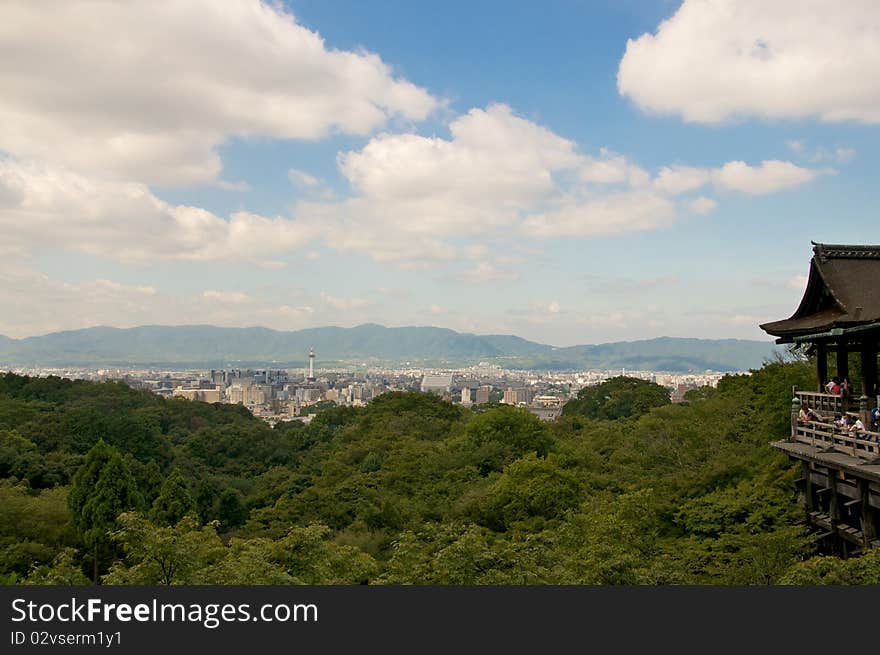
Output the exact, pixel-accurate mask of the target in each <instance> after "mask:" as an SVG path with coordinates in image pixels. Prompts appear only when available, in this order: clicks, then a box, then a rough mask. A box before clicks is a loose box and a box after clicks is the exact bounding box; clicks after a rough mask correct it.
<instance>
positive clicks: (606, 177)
mask: <svg viewBox="0 0 880 655" xmlns="http://www.w3.org/2000/svg"><path fill="white" fill-rule="evenodd" d="M580 178H581V180H583V181H584V182H595V183H597V184H621V183H627V184H629V185H630V186H634V187H636V186H643V185H645V184H647V183H648V181H649V180H650V178H651V176H650V175H649V174H648V172H647V171H645V170H644V169H643V168H641V167H640V166H638V165H637V164H634V163H633V162H631V161H629V160H628V159H627V158H626V157H624V156H623V155H620V154H617V153H615V152H611V151H610V150H608V149H607V148H600V149H599V157H597V158H594V157H586V158H585V160H584V163H583V164H582V165H581V169H580Z"/></svg>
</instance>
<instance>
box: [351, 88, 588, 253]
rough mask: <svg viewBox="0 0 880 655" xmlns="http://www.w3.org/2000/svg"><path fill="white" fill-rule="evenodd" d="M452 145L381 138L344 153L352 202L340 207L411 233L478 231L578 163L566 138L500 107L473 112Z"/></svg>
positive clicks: (455, 129) (539, 194)
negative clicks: (558, 172) (555, 176)
mask: <svg viewBox="0 0 880 655" xmlns="http://www.w3.org/2000/svg"><path fill="white" fill-rule="evenodd" d="M449 129H450V132H451V133H452V139H451V140H444V139H441V138H429V137H422V136H418V135H415V134H383V135H380V136H378V137H375V138H374V139H372V140H371V141H370V142H369V143H368V144H367V145H366V146H365V147H364V148H363V149H362V150H359V151H353V152H347V153H343V154H342V155H340V157H339V167H340V170H341V171H342V173H343V175H344V176H345V177H346V178H347V179H348V180H349V181H350V182H351V184H352V186H353V187H354V189H355V190H356V192H357V194H358V195H357V197H356V198H355V199H354V200H352V201H349V202H348V203H347V204H346V205H344V206H343V207H342V208H341V210H342V212H343V213H344V214H346V215H349V216H356V217H364V218H366V219H368V220H369V219H373V220H375V219H381V221H382V222H384V223H385V224H386V225H388V226H389V227H393V229H394V230H399V231H401V232H404V233H409V234H420V235H431V236H440V235H449V234H478V233H481V232H485V231H487V230H488V229H490V228H493V227H498V226H499V225H503V224H506V223H508V222H509V221H511V220H513V219H514V218H515V217H516V215H517V212H519V211H521V210H523V209H527V208H529V207H533V206H535V205H537V204H539V203H541V202H542V201H544V200H546V199H547V198H548V197H550V196H552V195H553V194H554V193H555V192H556V187H555V184H554V181H553V177H552V174H553V172H554V171H559V170H564V169H570V168H573V167H575V166H577V165H578V164H579V163H580V162H581V157H580V156H579V155H578V154H577V153H576V152H575V145H574V143H572V142H571V141H568V140H566V139H563V138H562V137H559V136H557V135H556V134H554V133H553V132H551V131H550V130H548V129H546V128H544V127H541V126H539V125H537V124H535V123H532V122H530V121H527V120H525V119H523V118H520V117H518V116H516V115H514V114H513V112H512V111H511V110H510V108H509V107H507V106H505V105H491V106H489V107H488V108H487V109H485V110H483V109H472V110H470V111H469V112H468V113H467V114H465V115H464V116H460V117H459V118H457V119H456V120H454V121H453V122H452V123H451V124H450V126H449Z"/></svg>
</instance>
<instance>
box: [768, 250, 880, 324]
mask: <svg viewBox="0 0 880 655" xmlns="http://www.w3.org/2000/svg"><path fill="white" fill-rule="evenodd" d="M813 246H814V247H813V258H812V259H811V260H810V275H809V278H808V281H807V289H806V291H804V297H803V298H802V299H801V303H800V305H799V306H798V308H797V310H795V313H794V314H793V315H792V316H791V317H790V318H787V319H784V320H781V321H773V322H772V323H764V324H763V325H761V329H762V330H764V331H765V332H767V333H768V334H772V335H774V336H777V337H794V336H799V335H804V334H811V333H815V332H825V331H828V330H831V329H833V328H845V327H854V326H858V325H867V324H870V323H874V322H877V323H878V325H880V246H848V245H831V244H822V243H814V244H813Z"/></svg>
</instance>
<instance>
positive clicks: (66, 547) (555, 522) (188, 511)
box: [0, 363, 880, 584]
mask: <svg viewBox="0 0 880 655" xmlns="http://www.w3.org/2000/svg"><path fill="white" fill-rule="evenodd" d="M811 378H812V374H811V371H810V367H809V365H808V364H802V363H794V364H781V363H774V364H769V365H767V366H765V367H764V368H763V369H761V370H759V371H756V372H755V373H754V374H753V375H742V376H732V377H727V378H725V379H723V380H722V382H721V383H720V384H719V386H718V388H717V390H710V389H702V390H697V391H695V392H691V396H692V397H691V399H690V402H689V404H687V405H668V404H665V403H664V402H662V401H658V399H657V397H656V396H655V395H654V392H653V390H652V389H651V388H650V387H645V388H642V387H639V386H638V385H632V384H629V383H627V382H626V381H625V380H624V381H621V380H612V381H610V382H609V383H607V384H608V385H609V386H608V387H606V388H605V389H604V391H605V392H606V393H605V394H604V395H602V396H601V399H604V398H605V397H606V396H607V397H608V398H618V399H620V400H619V401H618V402H616V403H610V404H607V403H605V404H603V403H599V402H595V401H596V398H593V397H592V396H590V395H589V394H583V396H582V398H580V399H579V401H578V402H576V403H573V404H572V406H571V407H570V408H568V409H567V410H566V414H565V416H563V417H562V418H561V419H560V420H559V421H557V422H556V423H553V424H545V423H541V422H539V421H538V420H537V419H536V418H534V417H533V416H532V415H531V414H529V413H528V412H526V411H524V410H519V409H514V408H512V407H507V406H497V405H496V406H491V405H490V406H481V407H478V408H477V409H475V410H465V409H461V408H459V407H456V406H453V405H451V404H448V403H446V402H443V401H442V400H440V399H437V398H435V397H433V396H430V395H421V394H404V393H390V394H386V395H384V396H381V397H380V398H378V399H377V400H375V401H373V402H372V403H371V404H370V405H369V406H367V407H365V408H362V409H350V408H334V409H329V410H325V411H323V412H321V413H319V414H318V415H317V417H316V418H315V419H314V420H313V421H312V423H311V424H310V425H308V426H304V425H301V424H299V423H290V424H284V425H280V426H278V427H276V428H274V429H273V428H270V427H268V426H267V425H266V424H264V423H262V422H261V421H259V420H257V419H255V418H253V417H252V416H251V415H250V414H249V413H248V412H247V411H246V410H245V409H243V408H241V407H237V406H233V405H209V404H204V403H195V402H189V401H185V400H179V399H172V400H164V399H161V398H158V397H156V396H153V395H150V394H148V393H146V392H140V391H135V390H132V389H130V388H128V387H126V386H124V385H122V384H118V383H104V384H95V383H86V382H71V381H65V380H60V379H58V378H48V379H31V378H25V377H20V376H16V375H13V374H6V375H0V478H2V481H0V579H2V580H3V581H4V582H5V583H9V584H22V583H24V584H87V583H89V582H91V581H93V580H97V581H98V582H99V583H102V584H214V583H218V584H328V583H329V584H335V583H342V584H388V583H391V584H409V583H414V584H776V583H796V584H813V583H819V582H829V583H835V584H849V583H880V554H878V553H872V554H869V555H865V556H863V557H861V558H858V559H853V560H848V561H845V562H844V561H841V560H837V559H835V558H829V557H816V556H814V554H813V550H812V544H811V539H810V538H809V536H808V535H807V534H806V533H805V532H804V530H803V527H802V526H801V524H800V523H799V520H800V518H801V517H802V510H801V509H800V508H799V507H798V505H797V504H796V502H795V498H794V493H793V489H794V487H793V479H794V477H795V475H796V474H795V469H794V467H792V466H791V465H790V464H789V463H788V461H787V460H786V459H785V457H783V456H782V455H780V454H778V453H777V452H776V451H774V450H773V449H771V448H770V447H769V445H768V444H769V442H770V441H771V440H773V439H778V438H780V437H781V436H783V435H785V434H786V433H787V430H788V420H789V419H788V416H789V407H790V405H789V402H790V398H789V395H790V390H791V385H792V384H798V385H800V386H802V387H806V386H809V384H810V380H811ZM594 395H595V394H594ZM597 398H598V396H597Z"/></svg>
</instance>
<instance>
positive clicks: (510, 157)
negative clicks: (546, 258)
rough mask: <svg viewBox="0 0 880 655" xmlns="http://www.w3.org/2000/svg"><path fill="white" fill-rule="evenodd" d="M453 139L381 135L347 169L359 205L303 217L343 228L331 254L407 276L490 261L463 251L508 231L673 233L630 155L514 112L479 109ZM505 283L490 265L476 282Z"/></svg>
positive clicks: (668, 212) (319, 207)
mask: <svg viewBox="0 0 880 655" xmlns="http://www.w3.org/2000/svg"><path fill="white" fill-rule="evenodd" d="M449 129H450V134H451V138H449V139H443V138H439V137H423V136H419V135H416V134H381V135H379V136H376V137H374V138H372V139H371V140H370V142H369V143H368V144H367V145H366V146H365V147H364V148H362V149H361V150H357V151H350V152H346V153H342V154H341V155H340V156H339V157H338V163H339V168H340V171H341V173H342V174H343V176H344V177H345V178H347V179H348V181H349V182H350V184H351V187H352V189H353V192H354V193H353V195H352V197H351V198H349V199H347V200H344V201H342V202H336V203H319V202H300V203H299V204H298V205H297V207H296V213H297V215H298V216H300V217H304V218H307V219H308V220H309V221H310V222H315V223H320V224H323V225H332V226H334V227H333V229H332V230H329V231H328V235H327V243H328V245H330V246H331V247H333V248H335V249H337V250H343V251H352V252H363V253H366V254H368V255H369V256H371V257H373V258H374V259H376V260H378V261H382V262H388V263H393V264H397V265H399V266H402V267H405V268H419V267H423V266H429V265H431V264H432V263H435V262H440V261H449V260H452V259H456V258H470V259H483V258H484V257H485V252H486V250H485V249H484V247H482V246H476V247H474V246H473V245H472V244H471V245H469V246H458V245H454V244H453V239H455V238H460V237H473V236H479V235H486V234H498V233H500V232H504V231H511V232H514V233H515V232H522V231H525V232H526V233H528V234H530V235H535V236H546V237H555V236H591V235H603V234H619V233H623V232H627V231H632V230H645V229H651V228H654V227H657V226H660V225H665V224H668V223H670V222H672V221H673V220H674V218H675V211H674V204H673V203H672V202H670V201H669V200H668V199H667V198H665V197H664V196H663V194H662V193H661V192H659V191H657V190H653V189H652V188H651V176H650V174H649V173H648V172H647V171H645V170H644V169H642V168H641V167H640V166H638V164H636V163H634V162H632V161H630V160H629V159H627V158H626V157H624V156H623V155H620V154H617V153H614V152H612V151H610V150H607V149H601V150H600V151H599V152H598V154H597V155H596V156H592V155H586V154H583V153H580V152H578V148H577V146H576V144H575V143H574V142H572V141H570V140H568V139H565V138H563V137H561V136H559V135H557V134H555V133H553V132H552V131H550V130H548V129H547V128H545V127H543V126H541V125H538V124H536V123H534V122H532V121H529V120H526V119H524V118H522V117H520V116H517V115H516V114H515V113H514V112H513V111H512V110H511V108H510V107H508V106H506V105H502V104H493V105H489V106H488V107H487V108H485V109H471V110H470V111H469V112H467V113H466V114H464V115H462V116H459V117H458V118H456V119H455V120H454V121H452V123H451V124H450V126H449ZM464 275H465V276H466V277H469V278H470V279H474V280H476V279H484V278H487V276H488V277H490V278H491V277H494V276H497V275H498V273H497V272H496V271H495V270H494V268H491V265H490V264H488V263H487V262H485V261H483V263H482V264H478V266H477V268H475V269H471V270H470V271H469V272H466V273H465V274H464Z"/></svg>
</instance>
